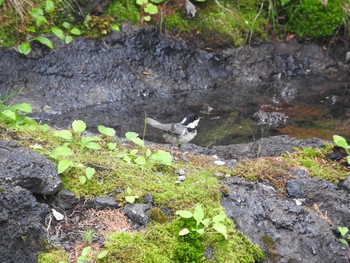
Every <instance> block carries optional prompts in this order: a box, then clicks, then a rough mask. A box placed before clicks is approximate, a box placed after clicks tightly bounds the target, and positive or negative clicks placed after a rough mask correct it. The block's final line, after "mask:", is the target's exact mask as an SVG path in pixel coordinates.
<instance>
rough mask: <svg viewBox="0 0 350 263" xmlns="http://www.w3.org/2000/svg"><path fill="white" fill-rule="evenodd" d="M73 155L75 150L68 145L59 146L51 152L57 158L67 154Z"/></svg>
mask: <svg viewBox="0 0 350 263" xmlns="http://www.w3.org/2000/svg"><path fill="white" fill-rule="evenodd" d="M71 155H73V151H72V150H71V149H70V148H69V147H67V146H59V147H57V148H55V149H53V150H52V151H51V152H50V156H51V157H52V158H53V159H57V158H58V157H61V156H64V157H65V156H71Z"/></svg>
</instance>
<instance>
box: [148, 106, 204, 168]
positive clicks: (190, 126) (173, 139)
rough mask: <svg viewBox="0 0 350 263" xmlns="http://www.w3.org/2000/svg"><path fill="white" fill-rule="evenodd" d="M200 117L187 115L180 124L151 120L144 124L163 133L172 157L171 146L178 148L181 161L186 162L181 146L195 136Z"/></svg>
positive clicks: (192, 114)
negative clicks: (169, 146)
mask: <svg viewBox="0 0 350 263" xmlns="http://www.w3.org/2000/svg"><path fill="white" fill-rule="evenodd" d="M200 119H201V117H198V115H197V114H194V113H191V114H188V115H187V116H186V117H185V118H184V119H183V120H182V121H181V122H180V123H165V124H163V123H160V122H158V121H156V120H154V119H152V118H146V123H147V124H149V125H151V126H152V127H154V128H157V129H160V130H162V131H163V132H164V134H163V137H164V140H165V141H166V142H167V143H171V148H170V153H171V155H173V146H174V145H176V146H178V147H179V149H180V151H181V154H182V159H183V160H184V161H188V160H187V159H186V158H185V156H184V154H183V152H182V150H181V146H182V145H183V144H185V143H188V142H190V141H191V140H192V139H193V138H194V137H195V136H196V135H197V126H198V123H199V120H200Z"/></svg>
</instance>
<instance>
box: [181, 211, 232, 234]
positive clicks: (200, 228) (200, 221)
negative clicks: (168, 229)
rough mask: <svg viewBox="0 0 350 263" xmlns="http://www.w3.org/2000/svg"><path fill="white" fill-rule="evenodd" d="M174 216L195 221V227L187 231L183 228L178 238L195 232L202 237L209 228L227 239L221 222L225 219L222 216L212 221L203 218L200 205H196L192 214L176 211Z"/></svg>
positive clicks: (215, 217) (225, 230)
mask: <svg viewBox="0 0 350 263" xmlns="http://www.w3.org/2000/svg"><path fill="white" fill-rule="evenodd" d="M175 214H176V215H179V216H180V217H182V218H184V219H185V220H193V219H194V220H195V221H196V225H195V227H193V228H191V229H188V228H183V229H182V230H181V231H180V232H179V235H180V236H185V235H187V234H189V233H191V232H197V233H198V234H199V235H203V234H204V233H205V232H206V231H207V229H208V227H209V226H211V228H212V229H214V230H215V231H216V232H217V233H220V234H222V235H223V236H224V237H225V238H226V239H227V228H226V226H225V225H224V224H223V221H224V220H225V219H226V216H225V215H224V214H220V215H216V216H214V217H213V218H212V219H210V218H204V211H203V208H202V206H201V205H197V206H196V207H195V209H194V212H193V213H192V212H191V211H187V210H178V211H176V212H175Z"/></svg>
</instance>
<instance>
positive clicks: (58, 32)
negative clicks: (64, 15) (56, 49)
mask: <svg viewBox="0 0 350 263" xmlns="http://www.w3.org/2000/svg"><path fill="white" fill-rule="evenodd" d="M51 31H52V33H54V34H55V35H56V37H58V38H59V39H62V40H63V39H64V38H65V36H64V33H63V30H62V29H60V28H58V27H53V28H51Z"/></svg>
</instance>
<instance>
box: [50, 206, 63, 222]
mask: <svg viewBox="0 0 350 263" xmlns="http://www.w3.org/2000/svg"><path fill="white" fill-rule="evenodd" d="M51 211H52V215H53V217H54V218H55V219H56V220H57V221H62V220H63V219H64V215H63V214H61V213H60V212H58V211H57V210H55V209H53V208H52V209H51Z"/></svg>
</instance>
